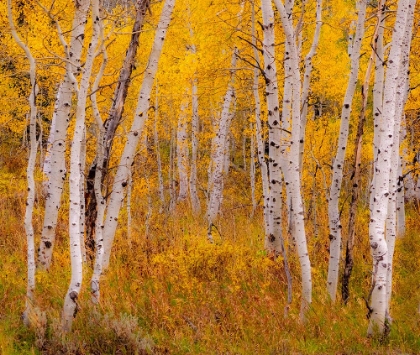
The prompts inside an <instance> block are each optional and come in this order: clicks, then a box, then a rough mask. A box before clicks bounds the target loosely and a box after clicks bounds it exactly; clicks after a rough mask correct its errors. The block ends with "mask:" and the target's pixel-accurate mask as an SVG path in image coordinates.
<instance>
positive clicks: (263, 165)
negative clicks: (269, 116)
mask: <svg viewBox="0 0 420 355" xmlns="http://www.w3.org/2000/svg"><path fill="white" fill-rule="evenodd" d="M255 36H256V31H255V9H254V6H253V7H252V44H253V49H254V58H255V63H256V66H257V68H254V81H253V86H252V92H253V94H254V102H255V128H256V130H255V135H256V140H257V152H258V153H257V157H258V163H259V167H260V172H261V181H262V188H263V209H264V211H263V213H264V226H265V235H269V233H270V222H269V218H268V201H269V199H270V190H269V189H270V185H269V180H268V168H267V160H266V157H265V144H264V132H263V127H262V123H261V99H260V93H259V90H258V88H259V73H260V72H259V69H258V67H261V65H260V60H259V55H258V50H257V47H256V44H257V43H256V42H257V41H256V37H255Z"/></svg>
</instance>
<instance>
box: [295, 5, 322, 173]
mask: <svg viewBox="0 0 420 355" xmlns="http://www.w3.org/2000/svg"><path fill="white" fill-rule="evenodd" d="M321 26H322V0H317V2H316V27H315V33H314V37H313V39H312V45H311V49H310V50H309V53H308V54H307V55H306V57H305V72H304V74H303V85H302V103H301V107H302V112H301V130H300V135H299V169H300V171H302V168H303V150H304V146H305V128H306V119H307V118H306V116H307V114H308V105H309V86H310V82H311V75H312V58H313V57H314V56H315V54H316V50H317V48H318V42H319V37H320V34H321Z"/></svg>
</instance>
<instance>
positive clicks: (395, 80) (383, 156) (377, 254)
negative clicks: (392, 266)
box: [368, 0, 415, 334]
mask: <svg viewBox="0 0 420 355" xmlns="http://www.w3.org/2000/svg"><path fill="white" fill-rule="evenodd" d="M414 5H415V0H401V1H400V2H399V4H398V10H397V18H396V21H395V25H394V31H393V37H392V42H391V51H390V54H389V57H388V62H387V63H388V65H387V66H388V69H387V73H386V79H385V86H384V100H383V109H382V113H383V120H381V122H380V124H379V125H378V127H375V130H379V132H380V136H379V137H380V140H379V144H378V148H377V149H378V150H377V154H376V157H377V160H376V161H375V162H374V178H373V181H374V184H373V186H372V194H373V198H372V199H371V201H372V205H371V216H370V223H369V239H370V246H371V250H372V255H373V270H374V272H373V281H372V293H371V294H372V299H371V304H370V313H371V314H370V323H369V329H368V334H373V333H375V332H378V333H380V334H383V333H385V332H386V330H387V329H388V327H387V326H386V313H387V287H386V286H387V282H391V281H392V280H388V265H389V263H390V261H391V260H392V256H390V254H389V252H390V251H389V249H388V245H387V242H386V240H385V221H386V218H387V215H388V200H389V194H390V186H389V179H390V170H391V158H392V145H393V144H394V129H395V123H396V121H395V120H398V119H400V118H399V117H396V114H397V113H398V112H397V111H398V110H397V107H398V101H399V100H400V99H401V98H402V97H403V95H404V92H403V90H404V88H405V85H404V86H402V85H401V84H402V83H401V80H399V76H400V75H401V74H402V72H401V70H400V69H401V67H402V63H401V62H402V59H403V52H402V47H403V45H402V43H403V38H404V35H405V31H406V26H409V28H411V26H412V18H409V17H410V16H408V13H409V12H410V11H409V8H414ZM390 259H391V260H390Z"/></svg>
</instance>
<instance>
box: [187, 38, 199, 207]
mask: <svg viewBox="0 0 420 355" xmlns="http://www.w3.org/2000/svg"><path fill="white" fill-rule="evenodd" d="M193 53H195V46H194V45H193ZM199 124H200V122H199V116H198V93H197V79H193V81H192V120H191V167H190V181H189V184H190V198H191V206H192V211H193V213H194V214H198V213H200V210H201V205H200V199H199V198H198V193H197V156H198V130H199Z"/></svg>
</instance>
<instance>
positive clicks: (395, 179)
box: [385, 4, 414, 321]
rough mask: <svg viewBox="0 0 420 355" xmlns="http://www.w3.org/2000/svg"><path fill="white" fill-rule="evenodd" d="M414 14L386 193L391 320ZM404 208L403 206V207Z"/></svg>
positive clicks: (401, 76)
mask: <svg viewBox="0 0 420 355" xmlns="http://www.w3.org/2000/svg"><path fill="white" fill-rule="evenodd" d="M413 15H414V4H413V6H412V7H409V8H408V13H407V23H406V26H405V31H404V36H403V42H402V46H401V47H402V49H401V50H402V55H401V57H402V58H401V59H402V60H401V64H400V67H399V74H398V84H397V85H398V89H397V90H401V94H399V95H397V97H396V108H395V124H394V134H393V143H392V151H391V169H390V179H389V195H388V214H387V219H386V224H385V228H386V233H385V235H386V241H387V246H388V273H387V280H386V295H387V308H386V314H387V319H388V320H389V321H391V317H390V306H391V295H392V271H393V257H394V250H395V240H396V238H397V236H398V229H397V222H398V221H397V216H398V214H397V212H398V206H397V197H398V189H399V171H400V158H401V157H400V141H401V139H400V128H401V120H402V116H403V111H404V106H405V103H406V101H407V97H408V90H409V82H408V80H409V78H408V68H409V53H410V44H411V35H412V31H411V29H412V27H411V25H410V21H411V20H410V19H411V18H412V17H413ZM403 210H404V208H403Z"/></svg>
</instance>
